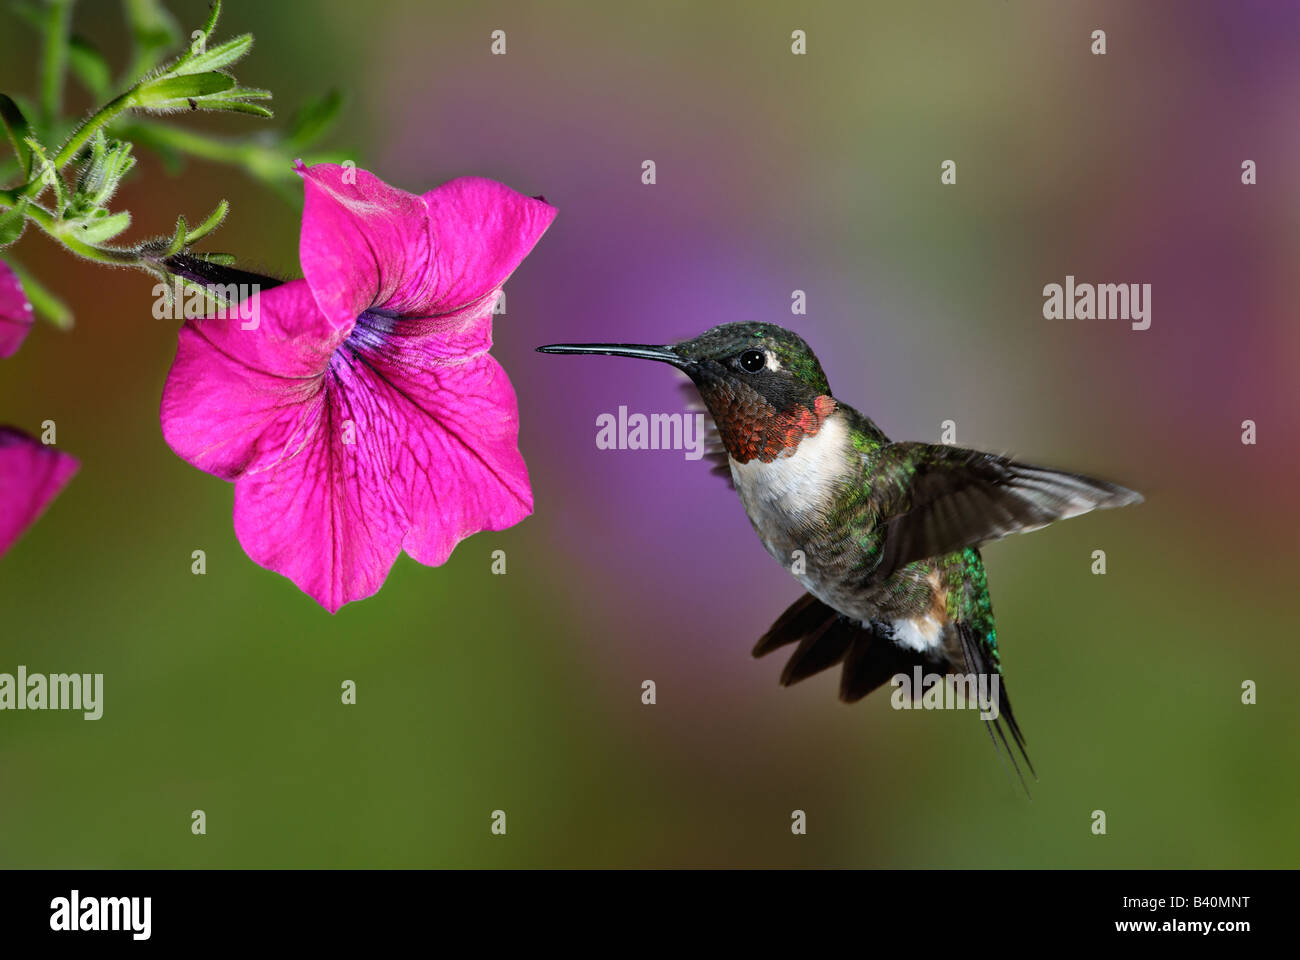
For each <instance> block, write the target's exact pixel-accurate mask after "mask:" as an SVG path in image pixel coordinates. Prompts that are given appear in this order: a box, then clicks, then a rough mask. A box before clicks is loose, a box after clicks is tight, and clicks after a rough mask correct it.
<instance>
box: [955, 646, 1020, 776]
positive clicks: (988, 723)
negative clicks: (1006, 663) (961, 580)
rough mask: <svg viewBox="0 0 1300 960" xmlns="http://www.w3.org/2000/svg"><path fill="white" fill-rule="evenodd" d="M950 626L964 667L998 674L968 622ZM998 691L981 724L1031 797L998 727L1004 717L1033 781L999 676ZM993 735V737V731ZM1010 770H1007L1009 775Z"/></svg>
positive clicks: (1018, 766)
mask: <svg viewBox="0 0 1300 960" xmlns="http://www.w3.org/2000/svg"><path fill="white" fill-rule="evenodd" d="M953 626H954V627H955V628H956V629H957V635H958V636H959V637H960V638H961V648H962V654H963V655H964V656H965V658H966V670H967V672H969V673H974V674H977V675H979V676H990V675H994V674H996V675H997V676H998V677H999V678H1001V676H1002V671H1001V670H1000V669H998V667H997V666H995V665H994V664H992V663H991V662H990V660H989V657H988V656H987V655H986V654H985V653H984V649H983V647H981V646H980V643H979V641H978V640H977V639H976V637H975V634H974V632H973V631H972V630H971V628H970V625H969V624H967V623H962V622H960V621H953ZM999 687H1000V692H999V696H998V716H997V717H996V718H995V719H993V720H985V721H984V726H985V728H986V729H987V730H988V733H989V740H991V741H992V743H993V749H994V750H996V751H997V754H998V759H999V760H1001V761H1002V766H1003V767H1004V768H1005V767H1006V759H1005V758H1004V757H1003V756H1002V750H1003V748H1005V749H1006V751H1007V756H1008V757H1010V758H1011V766H1012V769H1014V770H1015V773H1016V778H1017V779H1018V780H1019V781H1020V786H1021V789H1023V790H1024V791H1025V796H1026V797H1029V799H1031V800H1032V799H1033V797H1032V795H1031V794H1030V793H1029V785H1028V784H1026V783H1025V776H1024V774H1023V773H1021V772H1020V764H1019V763H1018V762H1017V761H1016V751H1015V750H1012V749H1011V744H1010V743H1008V742H1007V735H1006V732H1005V731H1004V730H1003V729H1002V721H1003V720H1006V721H1007V729H1008V730H1010V731H1011V740H1012V741H1013V742H1014V743H1015V745H1016V748H1017V749H1018V750H1019V751H1020V756H1021V757H1022V758H1023V759H1024V761H1025V766H1026V767H1028V768H1029V775H1030V776H1031V777H1033V778H1034V781H1035V782H1037V780H1038V774H1037V773H1036V772H1035V771H1034V764H1033V763H1032V762H1031V761H1030V759H1029V754H1028V753H1026V752H1025V737H1024V734H1022V733H1021V732H1020V724H1018V723H1016V715H1015V714H1014V713H1013V712H1012V710H1011V698H1010V697H1009V696H1008V695H1007V690H1006V684H1005V683H1004V682H1002V681H1001V680H999ZM995 731H996V732H997V736H996V737H994V735H993V734H994V732H995ZM999 739H1000V740H1001V741H1002V746H998V740H999ZM1010 773H1011V771H1007V775H1008V776H1010Z"/></svg>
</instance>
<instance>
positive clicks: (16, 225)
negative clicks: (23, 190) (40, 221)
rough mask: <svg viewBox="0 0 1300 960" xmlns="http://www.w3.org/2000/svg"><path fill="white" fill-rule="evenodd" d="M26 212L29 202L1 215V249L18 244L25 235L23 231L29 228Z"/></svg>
mask: <svg viewBox="0 0 1300 960" xmlns="http://www.w3.org/2000/svg"><path fill="white" fill-rule="evenodd" d="M26 211H27V201H26V200H23V201H21V202H20V203H19V204H18V206H16V207H13V208H12V209H9V210H6V211H5V212H4V213H0V247H7V246H9V245H10V244H12V243H16V242H17V240H18V238H19V237H21V236H22V235H23V230H24V229H25V228H26V226H27V213H26Z"/></svg>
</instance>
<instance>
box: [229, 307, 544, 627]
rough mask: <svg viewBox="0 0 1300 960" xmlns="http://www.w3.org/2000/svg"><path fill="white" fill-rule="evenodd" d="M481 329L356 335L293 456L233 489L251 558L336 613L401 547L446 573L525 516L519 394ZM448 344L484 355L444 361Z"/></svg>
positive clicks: (483, 325)
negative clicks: (481, 541) (473, 541)
mask: <svg viewBox="0 0 1300 960" xmlns="http://www.w3.org/2000/svg"><path fill="white" fill-rule="evenodd" d="M402 322H403V321H400V320H399V321H397V324H398V326H401V324H402ZM364 323H365V321H363V324H364ZM381 325H382V322H381ZM489 326H490V316H483V317H480V318H477V319H472V318H467V317H462V318H461V319H460V321H459V322H458V323H457V324H456V325H455V329H453V330H445V331H443V332H442V334H441V335H439V336H434V335H431V334H429V333H428V332H427V330H426V331H424V332H423V333H422V334H421V335H418V336H412V335H410V334H409V333H407V334H405V335H404V334H397V333H393V332H392V331H391V330H389V331H382V330H380V331H371V330H368V329H367V330H361V329H359V330H358V331H357V333H356V334H355V335H354V336H353V337H352V338H350V339H349V340H348V342H347V343H346V344H344V346H343V347H341V348H340V349H339V351H338V352H337V353H336V355H335V359H334V362H333V363H332V364H331V366H330V376H329V378H328V379H327V381H326V384H325V388H324V397H325V399H324V402H323V403H322V404H321V405H319V406H318V407H316V408H314V410H313V414H312V415H313V416H314V417H315V419H316V422H315V423H314V424H313V425H312V426H311V428H309V429H307V430H305V431H304V435H306V436H308V437H309V438H310V439H309V442H308V444H307V445H306V446H305V447H304V448H303V450H302V451H301V453H300V454H299V455H298V456H296V457H293V458H290V459H285V460H283V461H281V462H279V463H277V464H275V465H274V466H273V467H270V468H268V469H266V470H263V471H259V472H257V473H254V474H247V475H245V476H244V477H242V478H241V479H240V480H239V482H238V484H237V485H236V487H235V532H236V534H237V535H238V536H239V542H240V543H241V544H242V545H243V547H244V549H245V550H246V551H247V552H248V555H249V556H250V557H252V558H253V559H254V560H255V561H257V562H258V563H260V564H261V565H262V566H265V567H268V568H270V569H272V570H277V571H279V572H280V573H283V574H284V575H285V576H287V577H289V578H290V579H291V580H293V582H294V583H296V584H297V585H298V586H299V587H300V588H301V589H303V590H304V591H306V592H307V593H308V594H310V595H311V596H312V597H314V598H315V599H316V601H317V602H318V603H320V604H321V605H322V606H324V607H325V608H326V609H327V610H329V611H330V612H331V613H332V612H335V611H337V610H338V609H339V607H341V606H342V605H343V604H345V603H348V602H350V601H353V600H360V599H362V598H364V597H368V596H370V595H371V594H373V593H375V592H376V591H377V590H378V589H379V588H380V587H381V586H382V585H383V582H384V578H385V577H386V576H387V574H388V571H389V569H390V568H391V567H392V565H393V562H394V561H395V560H396V558H397V555H398V553H400V552H401V550H402V549H403V548H405V550H406V552H407V553H408V554H410V555H411V557H412V558H414V559H415V560H417V561H419V562H421V563H425V564H440V563H443V562H445V561H446V559H447V557H448V556H449V555H450V554H451V551H452V549H453V548H454V547H455V545H456V544H457V543H458V542H459V541H460V540H462V539H463V538H465V537H467V536H469V535H470V534H472V533H475V532H477V531H479V530H485V529H487V530H500V529H504V528H505V527H508V526H511V525H512V524H515V523H517V522H519V521H520V520H522V519H523V518H524V517H526V516H527V515H528V514H529V513H531V512H532V491H531V489H530V488H529V486H528V474H527V470H526V468H525V467H524V462H523V457H522V456H521V455H520V453H519V447H518V430H519V423H518V408H517V406H516V401H515V395H514V390H513V388H512V387H511V386H510V381H509V379H508V378H507V377H506V375H505V372H504V371H503V370H502V369H501V367H500V366H499V365H498V364H497V362H496V361H495V360H494V359H492V357H490V356H488V355H487V354H486V352H483V351H485V350H486V347H487V346H488V345H490V344H488V343H487V342H486V339H487V338H486V335H485V333H484V331H485V330H486V329H487V328H488V327H489ZM453 342H456V343H460V344H476V345H478V346H480V347H482V350H481V351H480V352H479V353H478V355H477V356H473V355H471V356H470V357H468V358H467V359H466V358H459V359H454V360H451V359H448V355H449V354H451V353H455V352H457V351H458V349H459V348H458V347H449V343H453Z"/></svg>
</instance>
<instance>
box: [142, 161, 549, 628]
mask: <svg viewBox="0 0 1300 960" xmlns="http://www.w3.org/2000/svg"><path fill="white" fill-rule="evenodd" d="M298 173H299V174H300V175H301V176H302V178H303V181H304V184H305V190H306V203H305V207H304V210H303V218H302V232H301V235H300V242H299V258H300V260H301V262H302V269H303V274H304V279H302V280H292V281H289V282H288V283H284V284H283V285H280V286H276V287H273V288H271V289H263V290H262V291H261V292H260V293H257V294H254V296H253V297H252V299H251V302H250V303H247V304H244V305H241V306H243V307H245V308H246V309H241V311H240V316H232V317H231V318H230V319H224V320H223V319H205V320H190V321H187V322H186V324H185V326H184V327H182V328H181V331H180V342H179V345H178V347H177V351H176V360H175V363H174V364H173V365H172V369H171V372H170V374H169V375H168V378H167V384H166V387H165V388H164V390H163V398H162V411H161V415H162V430H163V436H164V437H165V438H166V440H167V443H168V444H169V445H170V446H171V448H172V449H173V450H174V451H175V452H176V453H177V454H178V455H179V456H181V457H182V458H184V459H185V460H187V461H189V462H190V463H191V464H193V465H194V466H196V467H198V468H199V469H200V470H204V471H206V472H208V473H211V474H213V475H214V476H218V477H221V478H223V479H225V480H229V481H232V482H233V483H234V484H235V507H234V524H235V534H236V536H237V537H238V538H239V542H240V544H241V545H242V546H243V548H244V550H245V551H246V552H247V553H248V555H249V556H250V557H251V558H252V559H253V560H254V561H256V562H257V563H259V564H261V565H262V566H264V567H266V568H268V569H271V570H275V571H277V572H279V573H282V574H284V575H285V576H286V577H288V578H289V579H290V580H292V581H293V582H294V583H295V584H297V585H298V587H299V588H300V589H302V590H303V591H305V592H306V593H308V594H309V595H311V596H312V597H313V598H315V600H316V601H317V602H318V603H320V604H321V605H322V606H323V607H325V608H326V609H327V610H329V611H330V612H331V613H333V612H335V611H337V610H338V609H339V608H340V607H341V606H343V604H345V603H348V602H350V601H352V600H359V599H362V598H364V597H368V596H370V595H371V594H373V593H375V591H377V590H378V589H379V588H380V586H382V585H383V582H384V578H385V577H386V576H387V575H388V571H389V569H390V568H391V567H392V565H393V563H394V561H395V560H396V559H397V555H398V553H399V552H401V551H402V550H405V551H406V553H407V554H408V555H410V556H411V557H413V558H414V559H415V560H417V561H419V562H420V563H423V564H429V565H437V564H441V563H444V562H445V561H446V560H447V558H448V556H450V554H451V551H452V549H453V548H454V547H455V545H456V544H457V543H458V542H459V541H460V540H462V539H464V538H465V537H467V536H469V535H470V534H472V533H475V532H477V531H480V530H503V529H505V528H506V527H509V526H512V525H513V524H515V523H518V522H519V521H520V520H522V519H523V518H524V517H526V516H528V515H529V514H530V513H531V512H532V507H533V496H532V488H531V487H530V485H529V482H528V472H527V469H526V468H525V466H524V461H523V457H522V456H521V455H520V453H519V446H518V435H519V410H518V405H517V402H516V400H515V392H514V388H513V387H511V385H510V380H509V379H508V378H507V377H506V373H505V371H504V370H503V369H502V368H501V366H500V364H498V363H497V362H496V360H495V359H493V358H492V357H491V356H489V355H488V348H489V347H491V346H492V308H493V305H494V304H495V303H496V301H497V299H498V297H499V294H500V290H501V285H502V284H503V283H504V282H505V280H506V278H507V277H509V276H510V274H511V273H513V272H514V270H515V268H516V267H517V266H518V265H519V264H520V262H521V261H522V260H523V259H524V257H525V256H527V254H528V252H529V251H530V250H531V249H532V248H533V246H534V244H536V243H537V241H538V239H539V238H540V237H541V235H542V233H543V232H544V231H545V230H546V228H547V227H548V226H549V225H550V223H551V221H552V220H553V219H554V217H555V209H554V208H553V207H551V206H549V205H548V204H546V203H544V202H542V201H541V200H534V199H531V198H529V197H526V196H523V195H522V194H519V193H516V192H515V191H513V190H511V189H509V188H508V187H505V186H503V185H502V184H499V183H495V182H493V181H491V180H483V179H478V178H464V179H459V180H453V181H451V182H449V183H446V184H444V185H443V186H441V187H438V188H437V189H436V190H432V191H430V192H429V193H426V194H424V195H423V196H417V195H415V194H410V193H406V192H405V191H402V190H398V189H395V188H394V187H390V186H388V185H387V184H385V183H384V182H383V181H381V180H380V179H378V178H377V177H375V176H372V175H371V174H369V173H367V172H366V171H364V170H358V169H354V168H351V167H348V168H344V167H340V166H336V165H334V164H320V165H317V166H313V167H311V168H306V167H303V166H302V165H301V164H299V167H298ZM250 315H251V316H252V318H253V319H251V320H249V319H242V317H249V316H250Z"/></svg>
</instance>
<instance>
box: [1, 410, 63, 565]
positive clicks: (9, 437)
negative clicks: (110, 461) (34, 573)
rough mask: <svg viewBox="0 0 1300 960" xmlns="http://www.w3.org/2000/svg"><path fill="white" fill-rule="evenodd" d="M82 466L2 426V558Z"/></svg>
mask: <svg viewBox="0 0 1300 960" xmlns="http://www.w3.org/2000/svg"><path fill="white" fill-rule="evenodd" d="M79 466H80V464H79V463H78V462H77V459H76V458H75V457H72V456H70V455H68V454H66V453H64V452H63V451H62V450H60V449H58V448H57V447H54V446H46V445H45V444H43V443H41V442H40V441H39V440H37V439H36V438H35V437H31V436H28V435H27V434H25V433H23V432H22V431H21V430H15V429H14V428H13V427H0V556H4V554H5V551H7V550H8V549H9V548H10V547H11V546H13V544H14V541H15V540H17V539H18V538H19V537H20V536H22V533H23V531H24V530H26V529H27V528H28V527H29V526H31V525H32V524H33V523H35V522H36V518H37V517H39V516H40V515H41V513H42V511H44V510H45V508H46V507H47V506H49V504H50V501H51V500H53V499H54V498H55V497H57V496H58V495H59V491H61V490H62V489H63V488H64V487H65V486H67V483H68V481H69V480H71V479H72V475H73V474H74V473H76V472H77V467H79Z"/></svg>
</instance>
